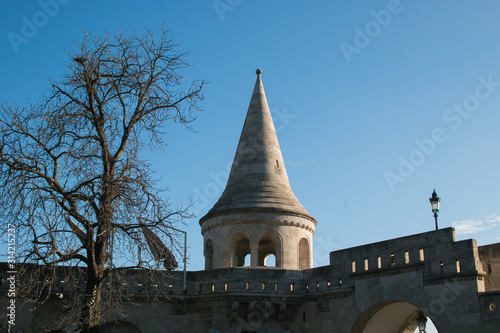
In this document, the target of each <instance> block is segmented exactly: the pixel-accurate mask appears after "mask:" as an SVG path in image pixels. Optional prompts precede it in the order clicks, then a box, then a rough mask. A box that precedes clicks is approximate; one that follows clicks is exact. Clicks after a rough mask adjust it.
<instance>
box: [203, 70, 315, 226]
mask: <svg viewBox="0 0 500 333" xmlns="http://www.w3.org/2000/svg"><path fill="white" fill-rule="evenodd" d="M256 73H257V80H256V82H255V86H254V89H253V93H252V98H251V99H250V105H249V107H248V111H247V115H246V119H245V123H244V125H243V130H242V131H241V136H240V141H239V143H238V148H237V150H236V154H235V156H234V161H233V165H232V167H231V172H230V174H229V178H228V181H227V185H226V189H225V190H224V192H223V193H222V195H221V197H220V198H219V201H217V203H216V204H215V205H214V206H213V207H212V209H211V210H210V211H209V212H208V213H207V215H205V216H204V217H202V218H201V219H200V224H201V223H203V222H204V221H205V220H207V219H209V218H211V217H214V216H217V215H222V214H225V213H230V212H235V213H236V212H243V211H244V212H248V211H255V212H263V213H264V212H276V213H283V214H292V215H299V216H302V217H305V218H307V219H310V220H311V221H313V222H314V223H316V220H314V218H312V217H311V216H310V215H309V213H308V212H307V211H306V210H305V209H304V207H302V205H301V204H300V203H299V201H298V200H297V198H296V197H295V195H294V193H293V192H292V189H291V187H290V182H289V180H288V176H287V173H286V169H285V163H284V162H283V157H282V155H281V150H280V146H279V143H278V138H277V136H276V131H275V129H274V124H273V120H272V117H271V112H270V110H269V106H268V104H267V99H266V94H265V92H264V87H263V85H262V80H261V74H262V70H260V69H257V71H256Z"/></svg>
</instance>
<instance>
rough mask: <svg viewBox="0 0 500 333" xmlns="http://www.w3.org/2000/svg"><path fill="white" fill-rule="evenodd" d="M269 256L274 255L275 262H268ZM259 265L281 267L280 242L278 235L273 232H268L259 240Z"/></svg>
mask: <svg viewBox="0 0 500 333" xmlns="http://www.w3.org/2000/svg"><path fill="white" fill-rule="evenodd" d="M269 256H273V257H274V264H273V265H270V264H268V263H266V259H268V257H269ZM257 265H258V266H268V267H280V242H279V239H278V236H276V234H275V233H273V232H266V233H264V234H262V235H261V236H260V240H259V260H258V264H257Z"/></svg>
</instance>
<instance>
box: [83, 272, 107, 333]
mask: <svg viewBox="0 0 500 333" xmlns="http://www.w3.org/2000/svg"><path fill="white" fill-rule="evenodd" d="M90 274H91V273H90V272H89V277H88V280H87V290H86V292H85V297H84V299H83V304H82V312H81V316H80V332H82V333H97V332H99V321H100V309H101V285H102V279H99V278H97V277H92V276H90ZM92 275H93V274H92Z"/></svg>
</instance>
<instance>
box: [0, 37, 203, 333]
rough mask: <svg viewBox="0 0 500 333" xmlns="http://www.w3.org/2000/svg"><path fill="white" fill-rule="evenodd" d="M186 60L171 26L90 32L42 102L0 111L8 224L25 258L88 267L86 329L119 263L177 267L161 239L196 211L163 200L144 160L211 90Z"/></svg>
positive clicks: (0, 178)
mask: <svg viewBox="0 0 500 333" xmlns="http://www.w3.org/2000/svg"><path fill="white" fill-rule="evenodd" d="M186 55H187V54H186V53H185V52H182V51H181V50H179V46H178V45H177V44H176V43H175V42H174V41H173V40H172V38H171V37H170V34H169V32H168V31H166V30H165V29H162V31H161V33H160V34H159V35H157V34H154V33H152V32H151V31H149V30H148V31H147V32H145V33H143V34H139V33H134V34H131V35H125V34H123V33H120V34H117V35H114V36H110V35H105V36H103V37H97V36H94V35H93V34H85V36H84V38H83V41H82V42H81V43H79V44H77V45H76V48H75V50H74V51H72V52H70V53H69V56H70V61H69V64H68V73H67V75H65V76H64V77H63V78H62V79H61V80H60V81H59V82H54V83H53V84H52V88H51V89H50V91H49V92H48V94H47V96H46V97H44V98H43V99H42V101H41V102H39V103H35V104H29V105H27V106H25V107H18V106H15V105H14V106H11V105H7V104H3V105H2V106H1V111H2V115H1V119H0V140H1V142H0V163H1V169H0V191H1V195H2V203H1V205H2V208H3V210H4V212H5V213H4V214H3V216H2V219H3V220H4V223H5V225H7V224H9V223H10V224H11V225H15V226H17V228H18V235H17V239H18V247H17V251H18V254H17V255H18V260H19V261H20V262H25V263H38V264H41V265H42V267H44V269H45V273H44V274H46V272H47V271H49V272H52V273H51V274H53V276H55V274H56V272H55V271H56V270H57V269H53V270H52V271H50V270H47V267H61V266H64V265H71V266H81V267H83V268H84V270H83V271H81V272H80V271H79V272H80V273H78V274H83V275H85V277H86V286H87V287H86V292H85V293H84V297H83V298H82V299H80V300H79V302H80V310H79V311H78V312H79V313H78V318H79V319H78V324H79V326H80V328H79V330H80V331H82V332H91V331H95V330H96V328H97V327H98V326H99V324H100V322H101V321H100V309H101V299H102V293H101V290H102V289H103V288H102V287H103V282H104V281H105V279H106V278H107V277H108V276H109V274H110V272H112V270H113V267H115V268H117V267H118V266H119V267H118V268H121V269H125V268H145V269H147V270H150V269H158V268H160V267H161V265H160V263H163V264H164V266H165V267H167V268H175V266H176V262H175V259H174V258H173V255H172V253H171V252H170V251H169V250H168V249H167V248H166V246H165V245H163V242H168V241H171V242H172V241H173V243H174V244H175V235H173V234H172V229H170V228H169V226H171V225H172V224H173V223H177V222H178V221H179V220H182V219H183V218H185V217H187V216H189V213H188V210H187V209H186V207H182V206H180V207H176V208H174V207H172V206H171V204H169V203H168V201H167V200H166V199H164V197H163V190H162V189H160V188H159V186H158V184H157V182H156V181H155V179H154V178H153V177H152V170H151V168H150V165H149V164H148V162H147V160H146V159H145V157H144V154H145V153H146V152H147V151H148V150H149V149H160V148H161V147H162V146H163V145H164V142H163V141H162V128H164V126H165V124H166V123H167V122H169V121H173V122H177V123H180V124H183V125H185V126H187V127H188V128H189V127H190V123H191V122H192V121H193V120H194V119H195V115H194V113H195V112H196V111H199V106H198V104H197V103H198V102H199V101H200V100H202V99H203V95H202V92H201V90H202V87H203V84H204V82H203V81H192V82H186V80H185V79H184V77H183V72H184V71H185V69H186V68H187V67H189V65H188V64H187V63H186V60H185V59H186ZM151 235H154V236H151ZM162 240H163V241H162ZM21 242H22V243H23V244H22V245H21V244H20V243H21ZM82 272H83V273H82ZM30 274H33V273H30ZM74 278H75V279H77V277H74ZM32 279H33V281H36V279H39V278H37V277H32ZM21 280H22V279H21ZM45 281H46V280H45V279H44V282H45ZM47 282H48V280H47ZM31 294H32V295H34V294H36V295H38V296H39V297H38V298H37V300H38V302H42V301H43V300H41V298H42V296H40V295H42V294H41V293H36V292H32V293H31ZM69 308H71V307H70V306H67V307H66V309H69Z"/></svg>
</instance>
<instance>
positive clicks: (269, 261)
mask: <svg viewBox="0 0 500 333" xmlns="http://www.w3.org/2000/svg"><path fill="white" fill-rule="evenodd" d="M264 266H266V267H276V256H275V255H274V254H269V255H268V256H267V257H265V258H264Z"/></svg>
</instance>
